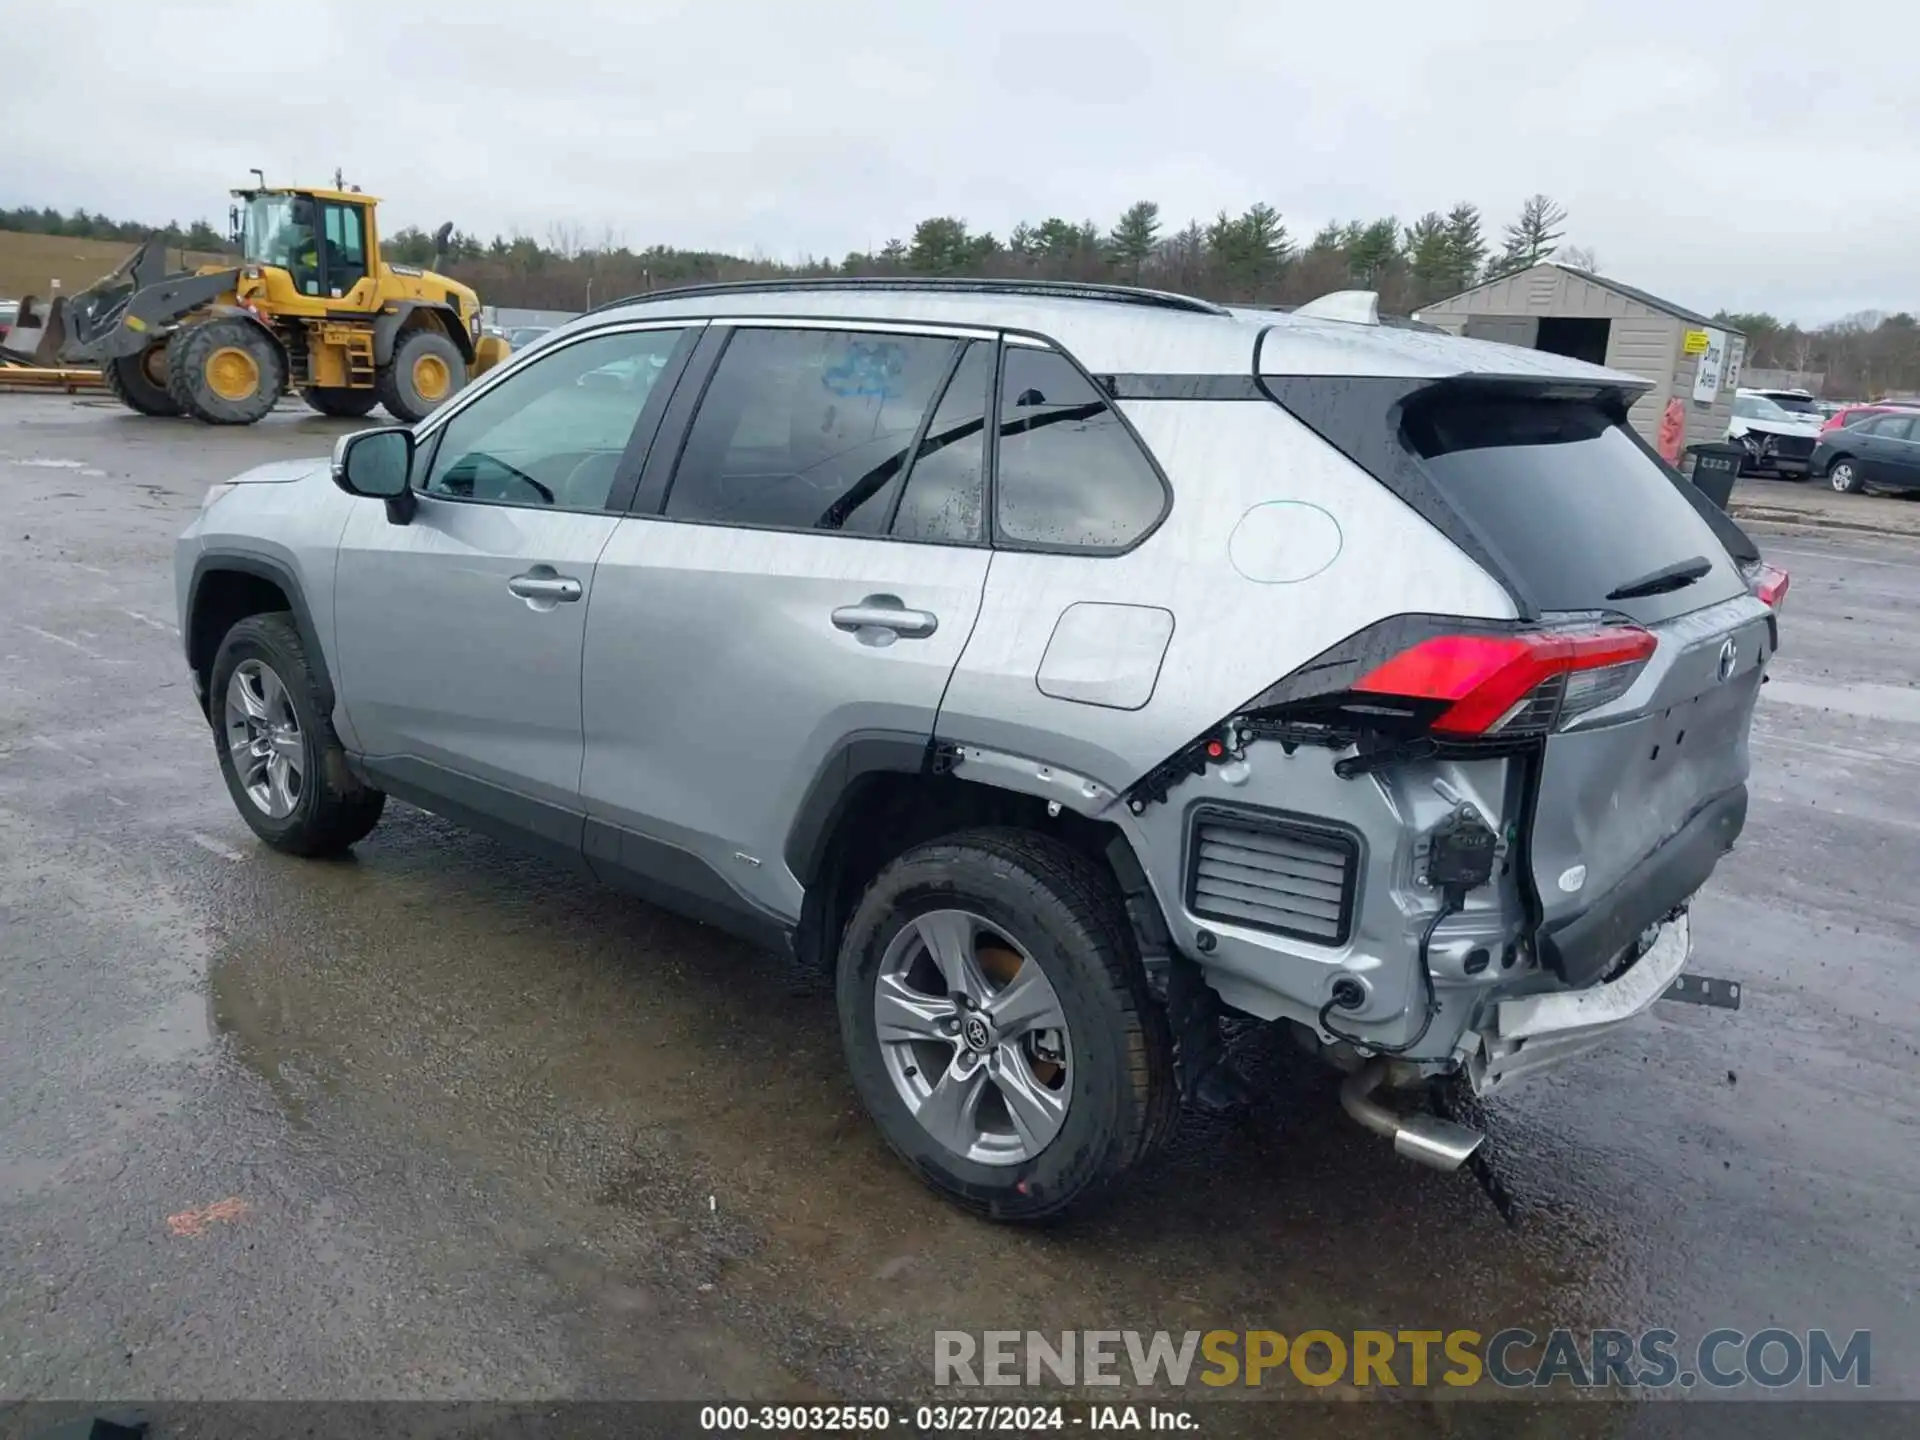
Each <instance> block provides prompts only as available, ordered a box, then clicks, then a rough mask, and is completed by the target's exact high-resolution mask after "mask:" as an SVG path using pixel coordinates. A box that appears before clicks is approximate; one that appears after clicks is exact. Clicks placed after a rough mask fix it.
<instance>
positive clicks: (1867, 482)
mask: <svg viewBox="0 0 1920 1440" xmlns="http://www.w3.org/2000/svg"><path fill="white" fill-rule="evenodd" d="M1813 471H1814V473H1815V474H1816V475H1824V476H1826V477H1827V483H1828V484H1829V485H1831V486H1832V487H1833V488H1834V489H1835V490H1837V491H1839V492H1840V493H1841V494H1842V495H1857V494H1859V493H1860V492H1862V491H1864V490H1869V489H1872V490H1896V491H1907V490H1920V411H1916V410H1888V411H1885V412H1883V413H1881V414H1879V415H1869V416H1867V417H1866V418H1865V419H1863V420H1861V421H1859V422H1858V423H1857V424H1853V425H1849V426H1847V427H1846V428H1845V429H1841V430H1832V431H1829V432H1827V433H1826V434H1824V435H1822V436H1821V437H1820V444H1819V445H1818V446H1817V447H1816V448H1815V450H1814V452H1813Z"/></svg>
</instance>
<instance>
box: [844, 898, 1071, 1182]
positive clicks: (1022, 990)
mask: <svg viewBox="0 0 1920 1440" xmlns="http://www.w3.org/2000/svg"><path fill="white" fill-rule="evenodd" d="M873 1004H874V1019H875V1022H876V1026H875V1028H876V1031H877V1034H878V1037H879V1041H880V1050H881V1055H882V1058H883V1060H884V1062H885V1065H886V1070H887V1075H888V1077H889V1078H890V1079H891V1080H892V1081H893V1086H894V1090H895V1091H896V1092H897V1093H898V1094H899V1096H900V1099H901V1101H902V1102H903V1103H904V1104H905V1105H906V1107H907V1109H908V1110H909V1111H910V1112H911V1113H912V1114H913V1116H914V1118H915V1119H916V1120H918V1121H919V1122H920V1126H921V1128H922V1129H923V1130H925V1131H926V1132H927V1134H928V1135H929V1136H931V1137H932V1138H933V1139H934V1140H935V1141H936V1142H937V1143H938V1144H939V1145H941V1146H942V1147H943V1148H944V1149H946V1150H947V1151H949V1152H951V1153H952V1154H954V1155H957V1156H960V1157H961V1158H963V1159H966V1160H971V1161H974V1162H975V1163H977V1164H982V1165H1017V1164H1020V1163H1022V1162H1024V1161H1027V1160H1031V1159H1033V1158H1034V1157H1036V1156H1037V1155H1039V1154H1040V1152H1041V1151H1042V1150H1044V1149H1046V1148H1047V1146H1048V1145H1049V1144H1051V1143H1052V1141H1053V1139H1054V1137H1055V1136H1057V1135H1058V1134H1059V1133H1060V1127H1061V1125H1062V1124H1064V1123H1065V1121H1066V1117H1067V1107H1068V1105H1069V1103H1070V1100H1071V1097H1072V1092H1073V1051H1072V1043H1071V1039H1070V1037H1069V1035H1068V1029H1067V1017H1066V1011H1065V1010H1064V1009H1063V1008H1062V1006H1061V1004H1060V997H1059V996H1058V995H1057V994H1056V993H1055V991H1054V988H1053V984H1052V982H1051V981H1049V980H1048V979H1047V977H1046V974H1045V972H1043V971H1042V970H1041V968H1040V964H1039V962H1038V961H1036V960H1035V959H1034V958H1033V956H1032V954H1031V953H1029V952H1028V950H1027V948H1026V947H1025V946H1023V945H1021V944H1020V943H1019V942H1018V941H1017V940H1015V939H1014V938H1013V937H1012V936H1010V935H1007V934H1006V933H1005V932H1004V931H1002V930H1000V929H998V928H997V927H996V926H994V925H993V924H992V923H991V922H990V921H988V920H986V919H984V918H982V917H981V916H979V915H976V914H974V913H972V912H971V911H967V910H933V911H929V912H928V913H926V914H924V915H920V916H918V917H916V918H915V919H913V920H911V921H909V922H908V923H907V925H906V926H905V928H903V929H902V930H901V931H900V933H899V934H898V935H897V936H895V937H894V940H893V943H892V944H890V945H889V946H888V947H887V951H886V954H885V955H883V956H882V957H881V960H880V972H879V975H878V976H877V977H876V979H875V981H874V994H873Z"/></svg>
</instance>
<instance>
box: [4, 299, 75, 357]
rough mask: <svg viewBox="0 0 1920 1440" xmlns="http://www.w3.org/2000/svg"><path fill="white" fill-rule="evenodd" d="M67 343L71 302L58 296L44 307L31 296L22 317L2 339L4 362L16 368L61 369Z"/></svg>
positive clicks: (22, 309) (22, 311) (21, 306)
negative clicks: (59, 367)
mask: <svg viewBox="0 0 1920 1440" xmlns="http://www.w3.org/2000/svg"><path fill="white" fill-rule="evenodd" d="M66 343H67V300H66V297H65V296H64V295H56V296H54V297H53V299H52V300H50V301H48V302H47V303H45V304H42V303H41V302H40V301H39V300H37V299H35V298H34V297H33V296H31V295H29V296H27V297H26V298H25V299H23V300H22V301H21V302H20V316H19V318H18V319H17V320H15V321H14V322H13V328H12V329H11V330H9V331H8V332H7V333H6V335H5V336H4V337H0V359H4V360H6V361H10V362H12V363H13V364H16V365H38V366H49V365H57V364H58V363H59V360H60V351H61V349H62V348H63V347H64V346H65V345H66Z"/></svg>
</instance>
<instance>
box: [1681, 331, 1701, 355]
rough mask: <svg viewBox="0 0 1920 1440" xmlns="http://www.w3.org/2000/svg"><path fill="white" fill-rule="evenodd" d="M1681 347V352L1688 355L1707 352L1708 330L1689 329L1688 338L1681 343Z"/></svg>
mask: <svg viewBox="0 0 1920 1440" xmlns="http://www.w3.org/2000/svg"><path fill="white" fill-rule="evenodd" d="M1680 349H1681V352H1682V353H1683V354H1686V355H1704V354H1706V353H1707V332H1706V331H1704V330H1689V331H1687V338H1686V340H1685V342H1684V343H1683V344H1682V345H1681V347H1680Z"/></svg>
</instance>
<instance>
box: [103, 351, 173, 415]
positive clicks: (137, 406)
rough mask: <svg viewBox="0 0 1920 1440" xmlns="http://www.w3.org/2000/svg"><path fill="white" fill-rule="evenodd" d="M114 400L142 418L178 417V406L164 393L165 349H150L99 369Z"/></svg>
mask: <svg viewBox="0 0 1920 1440" xmlns="http://www.w3.org/2000/svg"><path fill="white" fill-rule="evenodd" d="M100 378H101V379H102V380H104V381H105V382H106V386H107V389H108V390H109V391H110V392H112V395H113V398H114V399H116V400H118V401H119V402H120V403H121V404H122V405H124V406H126V407H127V408H128V409H129V410H132V411H135V412H137V413H138V414H141V415H160V416H167V415H178V414H180V402H179V401H178V400H176V399H174V398H173V395H172V393H171V392H170V391H168V389H167V348H166V346H164V345H149V346H148V347H147V348H146V349H145V350H143V351H141V352H140V354H138V355H123V356H122V357H121V358H120V359H118V360H109V361H108V362H107V363H106V364H105V365H102V366H101V367H100Z"/></svg>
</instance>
